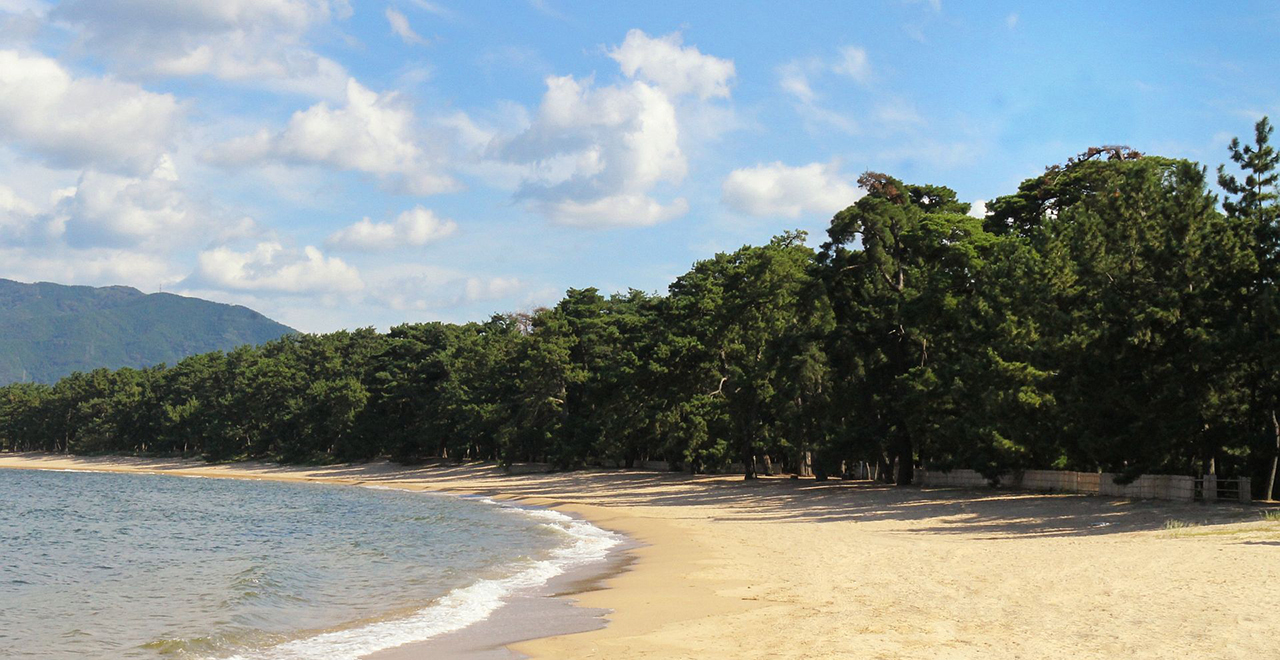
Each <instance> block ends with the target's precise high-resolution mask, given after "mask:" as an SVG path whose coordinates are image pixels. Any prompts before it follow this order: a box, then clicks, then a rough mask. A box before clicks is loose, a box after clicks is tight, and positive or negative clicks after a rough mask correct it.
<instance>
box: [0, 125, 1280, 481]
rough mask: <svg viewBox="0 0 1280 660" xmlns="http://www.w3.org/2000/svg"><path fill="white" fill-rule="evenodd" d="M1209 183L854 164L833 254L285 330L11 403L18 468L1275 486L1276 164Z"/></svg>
mask: <svg viewBox="0 0 1280 660" xmlns="http://www.w3.org/2000/svg"><path fill="white" fill-rule="evenodd" d="M1271 133H1272V128H1271V125H1270V123H1269V122H1268V121H1267V120H1265V119H1264V120H1262V121H1261V122H1259V123H1258V125H1257V126H1256V130H1255V135H1254V140H1253V143H1252V144H1249V145H1242V144H1241V143H1240V141H1239V140H1234V141H1232V143H1231V144H1230V146H1229V148H1228V152H1227V155H1228V156H1229V158H1230V161H1231V163H1230V166H1228V165H1224V166H1222V167H1219V168H1218V170H1217V179H1216V184H1217V186H1218V190H1219V191H1220V192H1221V197H1219V194H1218V192H1217V191H1215V189H1214V188H1212V187H1211V185H1212V183H1211V181H1210V179H1209V177H1208V173H1207V170H1206V168H1204V167H1203V166H1201V165H1198V164H1196V163H1193V162H1189V161H1185V160H1177V159H1170V158H1163V157H1159V156H1149V155H1143V154H1140V153H1137V152H1135V151H1133V150H1130V149H1127V148H1124V147H1100V148H1095V149H1090V150H1088V151H1086V152H1085V153H1083V154H1081V155H1079V156H1077V157H1074V158H1071V159H1069V160H1068V161H1066V162H1065V163H1064V164H1062V165H1055V166H1051V167H1049V168H1047V169H1046V171H1045V172H1044V173H1043V174H1041V175H1039V176H1036V177H1034V178H1031V179H1029V180H1027V181H1025V182H1023V183H1022V184H1021V185H1020V186H1019V187H1018V189H1017V191H1015V192H1013V193H1012V194H1009V195H1007V196H1005V197H1000V198H998V199H995V200H992V201H991V202H990V203H989V204H988V205H987V211H986V213H985V215H983V216H981V217H975V216H973V215H970V205H969V204H968V203H965V202H962V201H961V200H960V199H958V196H957V194H956V193H955V192H954V191H952V190H950V189H948V188H945V187H941V186H936V185H918V184H911V183H905V182H903V181H900V180H898V179H896V178H894V177H892V176H889V175H886V174H880V173H875V172H868V173H866V174H865V175H863V176H862V178H861V179H860V180H859V184H860V187H861V189H862V191H864V193H865V194H864V195H863V196H862V197H860V198H859V199H856V200H851V202H852V204H851V205H850V206H849V207H848V208H846V209H844V210H842V211H840V212H839V213H836V214H835V216H834V218H833V219H832V221H831V224H830V227H829V229H828V230H827V235H826V237H825V240H820V239H815V240H814V241H813V243H819V245H817V246H816V247H811V243H810V239H809V237H808V236H806V235H805V234H804V233H803V232H788V233H784V234H782V235H780V236H778V237H776V238H775V239H774V240H772V241H771V242H769V243H768V244H767V245H761V246H744V247H742V248H741V249H739V250H736V251H734V252H729V253H722V254H717V255H715V256H714V257H712V258H710V259H706V260H704V261H700V262H698V263H696V264H694V265H693V266H692V268H691V269H690V270H689V271H688V272H687V273H685V274H683V275H681V276H679V277H678V278H676V279H675V281H674V282H673V283H672V284H671V285H670V287H669V288H668V290H667V292H666V293H665V294H663V295H658V294H650V293H646V292H642V291H636V290H631V291H627V292H625V293H617V294H613V295H603V294H602V293H601V292H599V291H597V290H596V289H593V288H587V289H570V290H569V291H568V292H566V294H565V296H564V298H563V299H562V300H561V301H560V302H559V303H557V304H556V305H554V306H552V307H548V308H543V309H537V310H533V311H530V312H527V313H513V314H505V315H495V316H493V317H492V318H490V319H488V320H486V321H482V322H473V323H464V324H447V323H422V324H407V325H401V326H397V327H395V328H392V329H391V330H390V331H389V332H386V333H379V332H375V331H374V330H371V329H363V330H356V331H343V332H335V333H329V334H324V335H289V336H285V337H282V338H280V339H278V340H275V341H272V342H269V343H267V344H264V345H262V346H259V347H242V348H238V349H235V350H232V351H228V352H212V353H204V354H200V355H196V356H193V357H189V358H187V359H184V360H181V361H179V362H177V363H176V364H174V365H172V366H161V367H156V368H150V369H128V368H126V369H119V370H114V371H112V370H107V369H99V370H95V371H91V372H87V373H75V374H72V375H71V376H68V377H66V378H63V379H62V380H60V381H58V382H57V383H56V384H53V385H39V384H31V383H19V384H14V385H10V386H7V387H3V388H0V446H2V447H3V448H4V449H8V450H33V449H40V450H50V451H70V452H87V453H95V452H135V453H163V454H183V455H201V456H204V457H205V458H207V459H209V460H215V461H223V460H233V459H241V458H268V459H273V460H279V461H287V462H328V461H347V460H361V459H367V458H372V457H377V456H385V457H389V458H392V459H395V460H400V461H416V460H421V459H425V458H429V457H443V458H452V459H460V460H461V459H480V460H495V461H499V462H502V463H504V464H511V463H516V462H524V461H538V462H546V463H550V464H552V465H553V466H555V467H557V468H561V469H572V468H577V467H581V466H584V465H612V466H627V467H631V466H634V465H637V464H640V463H643V462H645V461H664V462H666V464H667V465H669V466H671V467H672V469H681V470H689V471H693V472H702V471H727V470H740V471H741V472H742V473H743V474H744V475H745V476H746V477H748V478H751V477H754V476H756V475H757V474H758V473H759V472H762V471H770V472H772V471H779V470H782V471H790V472H794V473H799V474H812V475H814V476H816V477H817V478H820V479H821V478H828V477H831V476H841V475H846V474H848V473H850V472H851V471H852V470H853V468H854V466H857V465H868V466H872V470H873V471H874V472H875V473H876V474H877V475H878V477H879V478H882V479H885V480H888V481H894V482H896V483H899V484H909V483H911V482H912V481H913V478H914V471H915V470H916V469H918V468H920V467H922V466H923V467H927V468H929V469H939V470H947V469H952V468H958V467H966V468H973V469H976V470H979V471H980V472H982V473H983V474H985V475H986V476H988V477H989V478H992V479H998V478H999V477H1000V475H1002V474H1007V473H1009V472H1012V471H1018V470H1025V469H1033V468H1058V469H1075V470H1100V471H1107V472H1115V473H1117V474H1119V475H1120V478H1121V479H1133V478H1136V477H1137V476H1139V475H1141V474H1144V473H1180V474H1194V473H1200V472H1216V473H1219V474H1236V475H1247V476H1254V477H1259V479H1258V480H1257V482H1258V483H1259V491H1260V492H1259V493H1258V494H1259V495H1260V496H1269V495H1271V494H1272V489H1273V488H1274V481H1275V479H1274V473H1275V467H1276V463H1277V456H1278V455H1280V422H1278V421H1277V420H1276V418H1277V412H1276V411H1277V408H1278V407H1280V377H1277V375H1276V374H1277V366H1280V365H1278V364H1277V360H1280V358H1278V357H1277V356H1280V294H1278V293H1277V285H1278V283H1280V204H1278V199H1280V197H1278V192H1280V191H1278V190H1277V182H1278V180H1280V154H1278V153H1277V152H1276V150H1275V149H1274V148H1273V147H1272V146H1271V145H1270V142H1269V141H1270V137H1271Z"/></svg>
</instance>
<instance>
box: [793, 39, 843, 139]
mask: <svg viewBox="0 0 1280 660" xmlns="http://www.w3.org/2000/svg"><path fill="white" fill-rule="evenodd" d="M831 70H833V66H832V65H829V64H828V63H827V62H825V61H823V60H822V59H821V58H817V57H810V58H805V59H799V60H792V61H790V62H787V63H786V64H783V65H782V66H780V67H778V69H777V72H778V86H779V87H781V88H782V91H784V92H786V93H788V94H790V95H791V96H793V97H794V98H795V108H796V112H797V113H799V114H800V117H801V118H802V119H804V121H805V122H806V123H807V124H810V125H811V126H813V127H818V126H821V127H823V130H825V129H826V128H834V129H836V130H838V131H841V132H843V133H849V134H851V135H852V134H854V133H857V132H858V128H859V127H858V122H857V121H856V120H854V119H853V118H852V117H849V116H847V115H845V114H843V113H840V112H837V111H835V110H831V109H829V108H826V107H824V106H823V105H822V104H821V103H819V101H820V97H819V95H818V93H817V92H815V91H814V90H813V83H812V80H813V78H815V77H820V76H822V75H823V74H824V73H826V72H828V71H831Z"/></svg>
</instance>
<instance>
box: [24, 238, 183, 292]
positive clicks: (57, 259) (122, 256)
mask: <svg viewBox="0 0 1280 660" xmlns="http://www.w3.org/2000/svg"><path fill="white" fill-rule="evenodd" d="M0 277H4V278H8V279H14V280H19V281H22V282H39V281H45V282H58V283H60V284H86V285H97V286H101V285H110V284H125V285H129V286H134V287H137V288H139V289H143V290H146V291H152V290H154V289H155V287H157V286H159V285H162V284H167V283H169V282H174V281H177V279H178V277H179V275H178V272H177V271H176V270H175V268H174V266H173V264H172V263H171V261H170V260H169V259H167V258H165V257H164V256H163V255H157V254H152V253H148V252H139V251H136V250H120V249H111V248H93V249H88V250H73V249H67V248H63V247H57V248H47V247H46V248H41V249H26V248H7V249H6V248H0Z"/></svg>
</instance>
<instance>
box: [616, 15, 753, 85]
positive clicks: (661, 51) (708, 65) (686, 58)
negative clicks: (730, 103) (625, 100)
mask: <svg viewBox="0 0 1280 660" xmlns="http://www.w3.org/2000/svg"><path fill="white" fill-rule="evenodd" d="M681 44H682V38H681V36H680V33H679V32H673V33H671V34H668V35H666V36H665V37H658V38H656V39H655V38H653V37H650V36H649V35H647V34H645V33H644V32H642V31H640V30H631V31H630V32H627V37H626V39H625V40H623V42H622V45H621V46H618V47H617V48H614V49H613V50H610V51H609V57H611V58H613V59H614V60H616V61H617V62H618V65H619V66H620V67H621V68H622V73H624V74H626V75H627V77H629V78H636V79H639V80H644V81H646V82H650V83H653V84H654V85H656V86H658V87H659V88H661V89H662V90H663V91H665V92H667V93H668V94H670V95H672V96H682V95H685V94H691V95H694V96H697V97H698V98H701V99H707V98H711V97H721V98H728V97H729V84H730V82H731V81H732V80H733V77H734V66H733V61H732V60H726V59H721V58H719V57H713V56H711V55H703V54H702V52H701V51H699V50H698V49H697V48H696V47H694V46H682V45H681Z"/></svg>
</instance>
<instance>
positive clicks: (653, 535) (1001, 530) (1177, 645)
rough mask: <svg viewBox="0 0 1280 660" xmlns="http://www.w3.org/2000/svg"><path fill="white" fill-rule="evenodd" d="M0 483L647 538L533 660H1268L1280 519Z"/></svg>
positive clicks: (838, 487) (709, 484)
mask: <svg viewBox="0 0 1280 660" xmlns="http://www.w3.org/2000/svg"><path fill="white" fill-rule="evenodd" d="M3 467H41V468H78V469H96V470H124V471H154V472H164V473H189V474H202V475H206V476H226V477H242V478H266V479H284V480H316V479H319V480H336V481H342V482H347V483H355V482H361V483H383V484H391V483H394V484H396V485H398V486H403V487H408V488H414V489H424V490H426V489H429V490H446V491H453V492H467V493H485V494H490V495H495V496H498V497H509V498H517V499H520V500H522V501H524V502H526V503H530V504H538V505H546V506H551V507H554V508H556V509H558V510H562V511H565V512H568V513H572V514H576V515H580V516H582V517H584V518H586V519H588V520H591V521H592V522H594V523H596V524H598V525H600V526H602V527H605V528H607V529H612V530H616V531H619V532H622V533H624V534H627V535H629V536H631V537H632V538H634V539H636V540H638V541H640V542H641V543H642V544H643V546H642V547H640V548H639V549H636V550H634V551H633V552H634V555H635V561H634V563H633V564H632V567H631V570H628V571H626V572H623V573H621V574H619V575H616V576H615V577H613V578H611V579H609V580H607V581H606V582H605V585H604V586H605V588H603V589H599V590H596V591H591V592H588V593H585V594H581V595H580V601H581V604H582V605H584V606H587V607H595V608H605V609H609V610H612V611H613V613H612V614H611V615H609V619H610V623H609V625H608V626H607V627H606V628H603V629H600V630H595V631H590V632H585V633H578V634H573V635H564V636H560V637H551V638H544V639H538V640H533V641H528V642H522V643H519V644H516V645H513V647H512V648H513V649H515V650H517V651H519V652H521V653H525V654H528V655H531V656H533V657H535V658H549V659H556V660H559V659H567V658H609V659H627V660H630V659H635V658H662V659H664V660H674V659H678V658H884V659H888V658H930V659H932V658H938V659H968V658H975V659H976V658H983V659H988V658H1026V659H1028V660H1030V659H1037V660H1039V659H1046V658H1106V659H1108V660H1113V659H1116V658H1187V659H1188V660H1190V659H1192V658H1215V659H1217V658H1249V659H1251V660H1253V659H1264V660H1265V659H1273V658H1280V637H1278V636H1277V635H1280V522H1267V521H1262V520H1260V514H1259V510H1258V509H1256V508H1250V507H1242V506H1238V505H1229V504H1220V505H1202V504H1194V505H1193V504H1173V503H1162V502H1146V501H1125V500H1113V499H1105V498H1097V497H1087V496H1077V495H1037V494H1025V493H1007V492H1000V491H989V490H944V489H938V490H921V489H917V488H905V489H897V488H891V487H885V486H879V485H874V484H868V483H843V482H827V483H815V482H813V481H809V480H799V481H792V480H786V479H764V480H761V481H760V482H757V483H744V482H742V481H740V479H735V478H732V477H690V476H682V475H668V474H657V473H646V472H615V471H588V472H573V473H561V474H549V475H518V476H511V475H505V474H503V473H501V472H499V471H498V470H496V469H494V468H492V467H488V466H479V465H467V466H452V465H439V466H429V467H423V468H412V469H410V468H402V467H398V466H393V465H389V464H386V463H374V464H369V465H357V466H338V467H326V468H287V467H279V466H273V465H263V464H252V463H250V464H233V465H216V466H209V465H203V464H200V463H192V462H180V461H156V460H141V459H123V458H93V459H84V458H66V457H52V456H46V455H30V454H28V455H0V468H3ZM1170 520H1174V521H1180V522H1183V523H1192V524H1193V525H1194V526H1190V527H1185V528H1178V529H1169V528H1166V525H1167V523H1168V521H1170ZM399 657H402V658H405V659H408V658H418V657H424V658H425V657H429V656H428V655H426V654H424V652H423V651H422V649H421V648H416V649H415V648H414V647H412V646H410V647H403V648H402V649H401V653H400V654H399Z"/></svg>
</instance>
